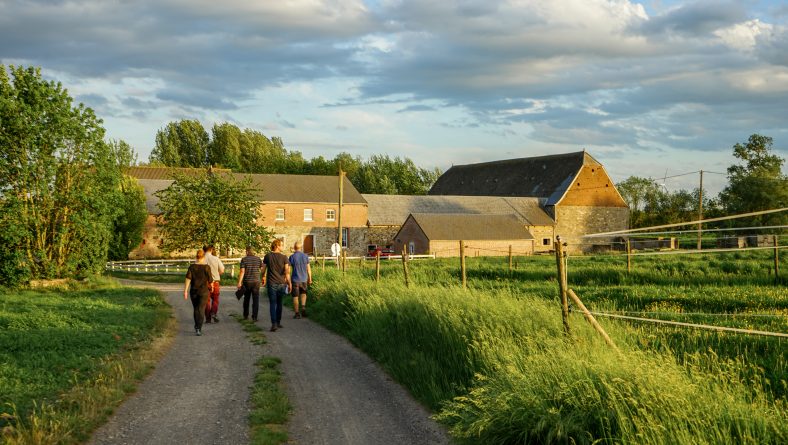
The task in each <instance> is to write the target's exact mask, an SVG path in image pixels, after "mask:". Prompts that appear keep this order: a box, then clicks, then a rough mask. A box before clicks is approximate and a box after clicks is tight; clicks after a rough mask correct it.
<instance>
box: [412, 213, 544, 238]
mask: <svg viewBox="0 0 788 445" xmlns="http://www.w3.org/2000/svg"><path fill="white" fill-rule="evenodd" d="M408 218H409V219H410V218H413V221H414V222H415V223H416V224H418V225H419V227H421V230H422V231H423V232H424V234H425V235H427V238H428V239H429V240H430V241H452V240H474V241H482V240H489V241H493V240H530V239H534V237H533V235H531V233H530V232H529V231H528V230H527V229H526V228H525V227H523V225H522V224H521V223H520V221H518V220H517V218H515V217H514V216H512V215H472V214H456V213H413V214H411V215H410V216H409V217H408ZM403 226H404V225H403ZM397 235H399V233H398V234H397Z"/></svg>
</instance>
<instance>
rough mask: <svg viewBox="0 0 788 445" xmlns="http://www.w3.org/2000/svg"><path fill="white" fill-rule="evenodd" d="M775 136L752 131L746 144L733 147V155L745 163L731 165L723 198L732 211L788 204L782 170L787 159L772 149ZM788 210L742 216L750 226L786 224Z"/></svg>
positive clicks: (787, 179)
mask: <svg viewBox="0 0 788 445" xmlns="http://www.w3.org/2000/svg"><path fill="white" fill-rule="evenodd" d="M772 144H773V140H772V138H770V137H768V136H761V135H759V134H753V135H752V136H750V138H749V140H748V141H747V143H746V144H741V143H737V144H736V145H734V146H733V156H735V157H736V158H737V159H739V160H741V161H742V163H739V164H735V165H732V166H730V167H728V186H727V187H725V188H724V189H723V190H722V192H721V193H720V201H721V203H722V206H723V207H724V208H725V210H726V212H727V213H729V214H737V213H748V212H755V211H759V210H769V209H777V208H784V207H788V176H786V175H784V174H783V173H782V166H783V164H784V163H785V160H784V159H783V158H781V157H780V156H778V155H776V154H774V153H773V152H772ZM786 223H788V212H781V213H773V214H768V215H761V216H757V217H753V218H746V219H739V220H736V222H735V223H734V224H735V225H736V226H739V227H743V226H749V225H756V226H757V225H764V226H766V225H785V224H786Z"/></svg>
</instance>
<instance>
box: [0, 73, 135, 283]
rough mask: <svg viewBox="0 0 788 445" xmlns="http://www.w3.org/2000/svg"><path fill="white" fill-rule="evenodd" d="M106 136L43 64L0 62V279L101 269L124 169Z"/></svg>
mask: <svg viewBox="0 0 788 445" xmlns="http://www.w3.org/2000/svg"><path fill="white" fill-rule="evenodd" d="M103 137H104V129H103V128H102V126H101V120H100V119H98V118H96V116H95V115H94V114H93V111H92V110H91V109H90V108H86V107H85V106H84V105H82V104H79V105H77V106H74V105H73V104H72V99H71V97H70V96H69V94H68V92H67V91H66V90H65V89H64V88H63V86H62V85H61V84H60V83H56V82H53V81H46V80H44V79H42V78H41V72H40V69H37V68H32V67H30V68H23V67H14V66H10V67H9V68H8V70H6V67H5V66H3V65H0V146H1V147H3V152H2V155H0V177H1V178H2V183H0V215H2V217H1V218H2V221H0V223H1V224H2V227H3V230H1V231H0V233H2V235H0V238H2V240H1V241H2V242H3V249H1V250H0V265H1V266H0V282H4V283H12V284H13V283H18V282H20V281H25V280H27V279H31V278H59V277H70V276H75V275H83V274H88V273H95V272H99V271H101V270H102V269H103V266H104V262H105V261H106V258H107V251H108V248H109V240H110V239H111V230H112V223H113V221H114V220H115V217H116V215H117V209H116V207H115V206H114V205H113V204H114V203H115V199H116V197H117V194H116V192H117V190H118V189H119V187H118V186H119V182H120V180H121V177H122V174H121V172H120V169H119V168H118V165H117V163H116V159H115V157H114V156H113V152H112V149H111V148H110V146H109V144H107V143H105V142H104V141H103Z"/></svg>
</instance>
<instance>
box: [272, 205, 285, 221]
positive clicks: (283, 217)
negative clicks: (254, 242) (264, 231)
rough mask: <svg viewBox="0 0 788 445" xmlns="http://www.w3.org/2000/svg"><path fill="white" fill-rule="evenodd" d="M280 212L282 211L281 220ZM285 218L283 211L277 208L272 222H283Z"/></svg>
mask: <svg viewBox="0 0 788 445" xmlns="http://www.w3.org/2000/svg"><path fill="white" fill-rule="evenodd" d="M280 210H281V211H282V217H281V218H280V217H279V211H280ZM285 216H286V215H285V209H283V208H278V209H276V216H275V217H274V220H276V221H284V220H285Z"/></svg>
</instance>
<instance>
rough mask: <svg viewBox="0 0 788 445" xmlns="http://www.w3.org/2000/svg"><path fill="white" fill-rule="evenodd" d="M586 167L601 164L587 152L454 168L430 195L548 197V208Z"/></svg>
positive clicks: (434, 187) (442, 178)
mask: <svg viewBox="0 0 788 445" xmlns="http://www.w3.org/2000/svg"><path fill="white" fill-rule="evenodd" d="M585 164H591V165H601V164H599V162H598V161H597V160H596V159H594V158H593V157H591V155H589V154H588V153H586V152H585V151H578V152H574V153H564V154H558V155H549V156H538V157H533V158H520V159H506V160H502V161H492V162H483V163H480V164H467V165H455V166H453V167H451V168H450V169H448V170H447V171H446V172H445V173H444V174H443V175H441V176H440V178H438V180H437V181H436V182H435V184H434V185H433V186H432V189H430V191H429V194H430V195H463V196H522V197H533V198H546V199H547V201H546V205H553V204H555V203H557V202H558V201H559V200H560V199H561V197H562V196H563V195H564V193H566V191H567V190H568V188H569V186H570V185H571V184H572V180H573V179H574V177H575V176H576V175H577V173H578V172H579V171H580V169H581V168H582V167H583V165H585Z"/></svg>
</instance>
